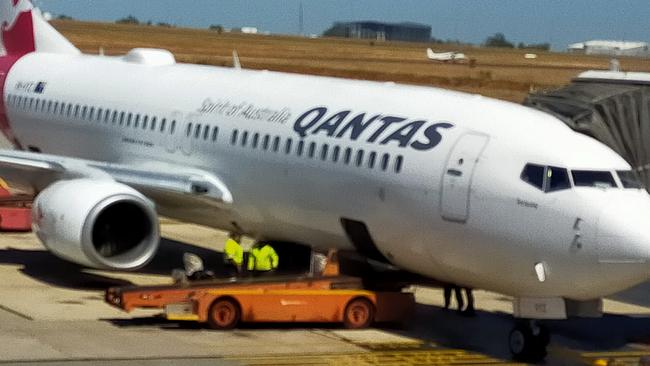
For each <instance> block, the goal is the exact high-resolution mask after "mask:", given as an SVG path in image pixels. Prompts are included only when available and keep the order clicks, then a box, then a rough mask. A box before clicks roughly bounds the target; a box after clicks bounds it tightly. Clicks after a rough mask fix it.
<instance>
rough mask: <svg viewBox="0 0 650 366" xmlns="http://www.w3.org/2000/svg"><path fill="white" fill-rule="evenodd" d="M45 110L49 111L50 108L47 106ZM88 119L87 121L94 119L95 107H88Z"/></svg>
mask: <svg viewBox="0 0 650 366" xmlns="http://www.w3.org/2000/svg"><path fill="white" fill-rule="evenodd" d="M47 109H48V110H49V109H50V107H49V106H48V108H47ZM88 119H89V120H93V119H95V107H90V112H89V113H88Z"/></svg>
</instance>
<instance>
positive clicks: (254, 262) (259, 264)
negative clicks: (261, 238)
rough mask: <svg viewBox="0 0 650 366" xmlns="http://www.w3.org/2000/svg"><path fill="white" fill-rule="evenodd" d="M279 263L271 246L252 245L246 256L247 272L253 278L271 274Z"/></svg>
mask: <svg viewBox="0 0 650 366" xmlns="http://www.w3.org/2000/svg"><path fill="white" fill-rule="evenodd" d="M279 262H280V258H279V257H278V254H277V253H276V252H275V249H273V247H272V246H270V245H268V244H265V243H262V242H258V243H255V245H253V247H252V248H251V250H250V253H249V255H248V270H249V271H250V272H251V273H252V274H253V275H255V276H259V275H263V274H270V273H273V272H274V271H275V270H276V269H277V268H278V264H279Z"/></svg>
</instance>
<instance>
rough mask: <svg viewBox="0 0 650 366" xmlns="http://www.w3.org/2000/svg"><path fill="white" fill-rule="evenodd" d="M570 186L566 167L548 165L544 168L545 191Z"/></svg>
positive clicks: (558, 189)
mask: <svg viewBox="0 0 650 366" xmlns="http://www.w3.org/2000/svg"><path fill="white" fill-rule="evenodd" d="M569 188H571V182H570V181H569V173H568V172H567V170H566V169H563V168H557V167H553V166H549V167H547V168H546V192H554V191H560V190H563V189H569Z"/></svg>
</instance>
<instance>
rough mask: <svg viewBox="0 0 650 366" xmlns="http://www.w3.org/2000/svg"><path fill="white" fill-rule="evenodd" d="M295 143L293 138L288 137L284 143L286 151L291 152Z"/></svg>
mask: <svg viewBox="0 0 650 366" xmlns="http://www.w3.org/2000/svg"><path fill="white" fill-rule="evenodd" d="M292 143H293V140H292V139H291V138H288V139H287V141H286V143H285V144H284V153H285V154H289V153H291V144H292Z"/></svg>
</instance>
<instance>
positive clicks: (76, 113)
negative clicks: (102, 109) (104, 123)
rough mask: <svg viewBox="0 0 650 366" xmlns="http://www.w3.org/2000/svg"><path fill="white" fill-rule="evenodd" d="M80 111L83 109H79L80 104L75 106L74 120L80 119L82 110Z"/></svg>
mask: <svg viewBox="0 0 650 366" xmlns="http://www.w3.org/2000/svg"><path fill="white" fill-rule="evenodd" d="M80 109H81V108H80V107H79V104H76V105H75V106H74V118H79V110H80Z"/></svg>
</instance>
